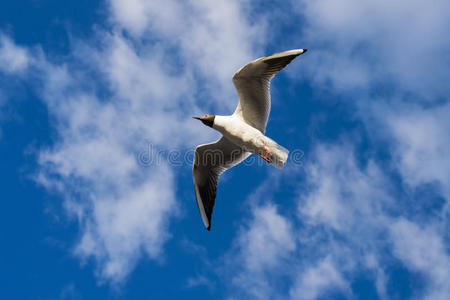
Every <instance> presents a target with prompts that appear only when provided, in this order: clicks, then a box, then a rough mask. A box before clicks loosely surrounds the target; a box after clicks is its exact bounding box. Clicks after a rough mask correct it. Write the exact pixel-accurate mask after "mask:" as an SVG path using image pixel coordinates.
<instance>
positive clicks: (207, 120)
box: [192, 115, 216, 127]
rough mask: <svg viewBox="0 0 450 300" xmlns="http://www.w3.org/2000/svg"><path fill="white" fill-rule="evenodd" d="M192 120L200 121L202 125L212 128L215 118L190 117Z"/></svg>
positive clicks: (208, 116)
mask: <svg viewBox="0 0 450 300" xmlns="http://www.w3.org/2000/svg"><path fill="white" fill-rule="evenodd" d="M192 118H194V119H197V120H200V121H202V122H203V124H205V125H206V126H209V127H213V125H214V119H215V118H216V116H214V115H204V116H203V117H192Z"/></svg>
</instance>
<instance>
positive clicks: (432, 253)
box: [390, 219, 450, 300]
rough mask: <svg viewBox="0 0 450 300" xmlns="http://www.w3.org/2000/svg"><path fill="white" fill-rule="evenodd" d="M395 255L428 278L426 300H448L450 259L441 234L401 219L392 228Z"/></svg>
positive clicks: (431, 228)
mask: <svg viewBox="0 0 450 300" xmlns="http://www.w3.org/2000/svg"><path fill="white" fill-rule="evenodd" d="M390 234H391V237H392V241H393V243H394V253H395V255H396V256H397V257H398V258H400V259H401V260H402V261H403V262H404V263H405V265H406V266H407V267H408V268H410V269H412V270H414V271H420V272H422V273H424V274H426V275H427V277H428V280H429V282H428V287H427V294H426V296H425V297H424V299H437V300H438V299H442V300H444V299H448V296H449V295H450V282H449V281H448V278H449V276H450V256H449V254H448V251H447V249H446V246H445V244H444V241H443V239H442V234H440V233H439V232H438V231H437V230H436V229H434V228H433V227H431V226H427V227H425V228H421V227H420V226H418V225H417V224H415V223H412V222H410V221H408V220H405V219H399V220H397V221H396V222H394V223H393V224H392V226H391V227H390Z"/></svg>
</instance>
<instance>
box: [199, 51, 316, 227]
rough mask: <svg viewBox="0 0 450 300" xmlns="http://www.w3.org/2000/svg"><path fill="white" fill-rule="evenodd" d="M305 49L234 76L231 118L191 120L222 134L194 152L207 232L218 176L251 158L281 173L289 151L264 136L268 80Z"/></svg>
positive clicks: (258, 62) (267, 58)
mask: <svg viewBox="0 0 450 300" xmlns="http://www.w3.org/2000/svg"><path fill="white" fill-rule="evenodd" d="M306 51H307V49H295V50H289V51H283V52H279V53H275V54H272V55H269V56H265V57H262V58H259V59H256V60H254V61H251V62H249V63H248V64H246V65H245V66H243V67H242V68H240V69H239V70H237V72H236V73H235V74H234V75H233V83H234V86H235V87H236V90H237V92H238V96H239V103H238V106H237V108H236V110H235V112H234V113H233V114H232V115H230V116H219V115H204V116H203V117H193V118H194V119H197V120H200V121H202V123H203V124H205V125H206V126H209V127H212V128H213V129H215V130H217V131H219V132H220V133H222V137H221V138H220V139H219V140H217V141H215V142H213V143H210V144H203V145H199V146H197V148H196V149H195V152H194V164H193V170H192V172H193V177H194V186H195V196H196V198H197V206H198V209H199V211H200V215H201V217H202V221H203V224H204V225H205V227H206V229H207V230H211V215H212V212H213V207H214V203H215V200H216V194H217V185H218V182H219V177H220V175H221V174H222V173H223V172H224V171H226V170H227V169H230V168H232V167H234V166H236V165H237V164H239V163H240V162H242V161H243V160H245V159H246V158H247V157H248V156H250V155H251V154H256V155H258V156H260V157H261V158H262V159H264V160H265V161H266V162H268V163H269V164H272V165H273V166H275V167H277V168H279V169H281V168H283V166H284V163H285V162H286V160H287V157H288V153H289V151H288V150H287V149H285V148H284V147H282V146H280V145H278V144H277V143H276V142H275V141H273V140H272V139H270V138H269V137H267V136H265V135H264V134H265V131H266V125H267V120H268V118H269V113H270V80H271V79H272V78H273V77H274V76H275V74H277V73H278V72H279V71H281V70H282V69H283V68H284V67H286V66H287V65H288V64H289V63H290V62H291V61H292V60H293V59H294V58H296V57H297V56H299V55H300V54H303V53H305V52H306Z"/></svg>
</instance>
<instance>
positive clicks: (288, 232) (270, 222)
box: [226, 205, 295, 299]
mask: <svg viewBox="0 0 450 300" xmlns="http://www.w3.org/2000/svg"><path fill="white" fill-rule="evenodd" d="M235 247H236V249H235V251H236V252H233V254H231V255H230V258H229V261H228V260H227V262H226V263H227V264H228V263H233V264H235V266H236V267H237V268H236V271H235V272H233V274H232V279H231V280H232V283H233V285H235V286H236V287H238V288H239V289H240V291H242V293H243V294H245V295H247V296H251V297H254V298H258V299H267V297H271V296H272V295H273V294H274V293H275V295H276V294H277V293H278V292H279V291H277V288H276V287H277V286H276V284H275V282H274V281H272V279H274V278H276V276H275V274H277V275H279V274H280V273H283V272H285V270H286V269H285V268H286V267H287V265H286V259H287V258H288V257H289V254H290V253H291V252H292V251H294V250H295V240H294V237H293V234H292V227H291V224H290V222H289V220H288V219H286V218H285V217H283V216H281V215H280V214H279V212H278V211H277V208H276V207H275V206H273V205H265V206H261V207H259V206H258V207H256V208H255V209H254V210H253V217H252V219H251V221H250V223H249V225H248V227H247V226H243V227H242V228H241V234H240V235H239V236H238V237H237V239H236V241H235Z"/></svg>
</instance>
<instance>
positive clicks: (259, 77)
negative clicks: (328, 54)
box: [233, 49, 307, 133]
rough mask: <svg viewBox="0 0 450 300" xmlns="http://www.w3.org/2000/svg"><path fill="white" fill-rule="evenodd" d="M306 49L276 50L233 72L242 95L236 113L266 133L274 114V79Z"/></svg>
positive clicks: (235, 84) (234, 79) (239, 93)
mask: <svg viewBox="0 0 450 300" xmlns="http://www.w3.org/2000/svg"><path fill="white" fill-rule="evenodd" d="M306 51H307V50H306V49H296V50H289V51H284V52H279V53H275V54H272V55H269V56H266V57H262V58H259V59H256V60H254V61H252V62H250V63H248V64H246V65H245V66H243V67H242V68H240V69H239V70H238V71H237V72H236V73H235V74H234V75H233V83H234V86H235V87H236V90H237V92H238V95H239V104H238V106H237V108H236V111H235V112H234V114H235V115H237V116H239V117H241V118H242V119H243V120H244V121H245V122H247V123H248V124H250V125H251V126H253V127H255V128H256V129H258V130H260V131H261V132H263V133H264V132H265V130H266V124H267V119H268V118H269V113H270V80H271V79H272V77H274V76H275V74H277V73H278V72H279V71H281V70H282V69H283V68H284V67H285V66H287V65H288V64H289V63H290V62H291V61H292V60H293V59H294V58H296V57H297V56H299V55H300V54H302V53H305V52H306Z"/></svg>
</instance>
